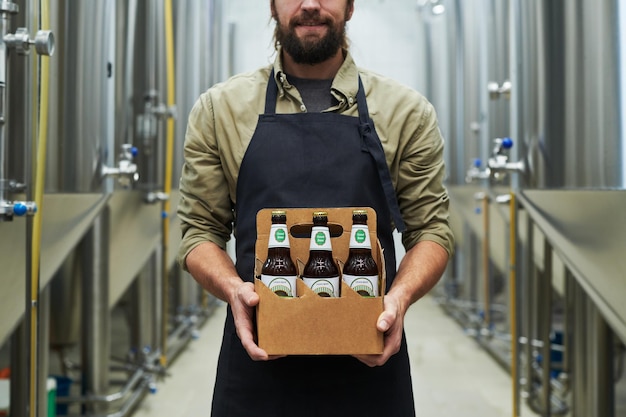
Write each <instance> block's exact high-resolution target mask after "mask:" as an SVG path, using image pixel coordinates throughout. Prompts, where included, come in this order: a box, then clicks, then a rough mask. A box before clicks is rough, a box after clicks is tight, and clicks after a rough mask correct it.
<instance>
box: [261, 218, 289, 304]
mask: <svg viewBox="0 0 626 417" xmlns="http://www.w3.org/2000/svg"><path fill="white" fill-rule="evenodd" d="M297 278H298V270H297V269H296V265H295V264H294V263H293V261H292V259H291V249H290V246H289V232H288V231H287V214H286V212H285V211H283V210H274V211H272V226H271V229H270V236H269V242H268V246H267V260H266V261H265V263H264V264H263V267H262V268H261V281H263V283H264V284H265V285H266V286H267V287H268V288H269V289H270V290H272V291H273V292H274V293H276V295H278V296H281V297H295V296H296V295H297V294H296V280H297Z"/></svg>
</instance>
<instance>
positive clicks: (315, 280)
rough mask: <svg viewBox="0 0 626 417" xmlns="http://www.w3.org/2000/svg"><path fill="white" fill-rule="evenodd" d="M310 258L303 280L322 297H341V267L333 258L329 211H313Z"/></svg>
mask: <svg viewBox="0 0 626 417" xmlns="http://www.w3.org/2000/svg"><path fill="white" fill-rule="evenodd" d="M309 248H310V250H309V259H308V261H307V263H306V265H305V267H304V271H303V273H302V280H303V281H304V283H305V284H306V285H308V286H309V288H311V289H312V290H313V291H315V293H317V295H319V296H320V297H339V292H340V285H341V282H340V281H339V268H338V267H337V264H336V263H335V261H334V259H333V249H332V244H331V242H330V230H329V229H328V213H327V212H325V211H316V212H314V213H313V229H312V231H311V242H310V246H309Z"/></svg>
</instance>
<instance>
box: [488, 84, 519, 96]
mask: <svg viewBox="0 0 626 417" xmlns="http://www.w3.org/2000/svg"><path fill="white" fill-rule="evenodd" d="M512 89H513V83H511V81H509V80H506V81H505V82H503V83H502V85H500V84H498V83H497V82H495V81H492V82H490V83H488V84H487V90H488V91H489V97H490V98H491V99H492V100H497V99H499V98H500V97H504V98H505V99H506V100H510V99H511V90H512Z"/></svg>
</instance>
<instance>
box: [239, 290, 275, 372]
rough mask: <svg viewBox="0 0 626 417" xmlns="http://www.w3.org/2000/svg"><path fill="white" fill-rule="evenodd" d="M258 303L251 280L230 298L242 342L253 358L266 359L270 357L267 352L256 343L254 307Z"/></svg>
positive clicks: (257, 296)
mask: <svg viewBox="0 0 626 417" xmlns="http://www.w3.org/2000/svg"><path fill="white" fill-rule="evenodd" d="M257 304H259V295H258V294H257V293H256V292H255V291H254V284H253V283H251V282H242V283H241V285H239V286H238V287H237V288H236V289H235V293H234V294H233V295H232V297H231V299H230V308H231V309H232V311H233V318H234V321H235V328H236V329H237V336H239V339H240V340H241V344H242V345H243V347H244V349H246V352H248V355H250V358H251V359H252V360H254V361H266V360H268V359H270V358H269V356H268V354H267V352H265V351H264V350H263V349H261V348H260V347H259V346H258V345H257V344H256V332H255V331H254V309H255V307H256V306H257Z"/></svg>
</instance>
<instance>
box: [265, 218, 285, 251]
mask: <svg viewBox="0 0 626 417" xmlns="http://www.w3.org/2000/svg"><path fill="white" fill-rule="evenodd" d="M267 247H268V249H271V248H289V233H288V232H287V225H286V224H272V227H271V228H270V236H269V241H268V243H267Z"/></svg>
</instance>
